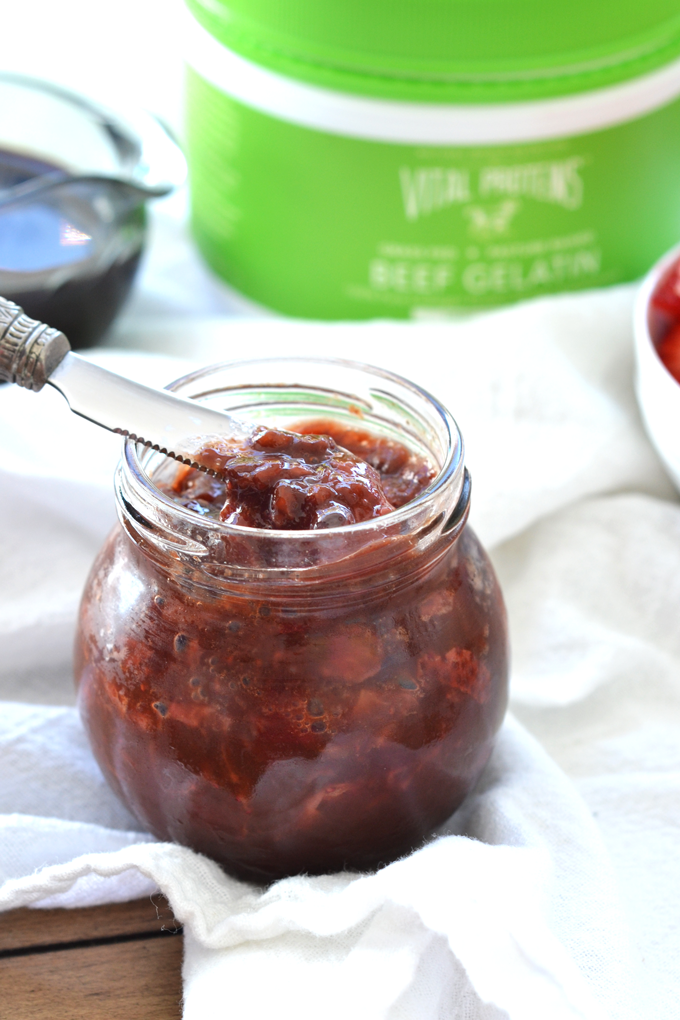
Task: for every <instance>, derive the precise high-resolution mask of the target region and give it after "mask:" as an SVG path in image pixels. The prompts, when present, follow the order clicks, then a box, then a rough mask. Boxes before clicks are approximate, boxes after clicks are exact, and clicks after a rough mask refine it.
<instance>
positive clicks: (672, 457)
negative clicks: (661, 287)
mask: <svg viewBox="0 0 680 1020" xmlns="http://www.w3.org/2000/svg"><path fill="white" fill-rule="evenodd" d="M678 260H680V245H677V246H676V247H675V248H672V249H671V251H669V252H668V253H667V254H666V255H664V257H663V258H662V259H660V260H659V261H658V262H657V263H656V265H655V266H653V267H652V269H650V271H649V273H648V274H647V276H646V277H645V279H644V281H643V283H642V287H641V288H640V291H639V293H638V296H637V300H636V302H635V311H634V331H635V358H636V362H637V373H636V384H635V386H636V391H637V398H638V403H639V405H640V411H641V413H642V420H643V422H644V425H645V428H646V430H647V434H648V435H649V438H650V439H651V441H652V443H653V444H654V446H655V448H656V450H657V453H658V454H659V456H660V457H661V459H662V461H663V462H664V464H665V465H666V468H667V470H668V473H669V474H670V476H671V478H672V480H673V482H674V484H675V486H676V488H677V489H678V490H680V383H679V382H678V381H677V380H676V379H674V378H673V376H672V375H671V374H670V372H669V371H668V369H667V368H666V366H665V365H664V364H663V362H662V361H661V359H660V357H659V355H658V353H657V349H656V346H655V344H654V341H653V340H652V335H651V332H650V315H649V313H650V300H651V297H652V294H653V293H654V291H655V290H656V287H657V285H658V284H659V282H660V280H661V278H662V277H663V276H664V275H665V273H666V272H667V271H668V270H669V269H670V267H671V266H672V265H673V263H674V262H677V261H678ZM679 318H680V317H679Z"/></svg>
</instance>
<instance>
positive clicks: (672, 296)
mask: <svg viewBox="0 0 680 1020" xmlns="http://www.w3.org/2000/svg"><path fill="white" fill-rule="evenodd" d="M651 304H652V306H653V307H654V308H658V309H659V310H660V311H663V312H667V313H668V314H669V315H672V316H673V317H674V318H676V319H677V318H680V260H679V261H678V262H675V263H674V264H673V265H672V266H671V268H670V269H669V270H668V272H667V273H666V274H665V276H663V277H662V278H661V281H660V282H659V284H658V285H657V287H656V289H655V291H654V293H653V294H652V297H651Z"/></svg>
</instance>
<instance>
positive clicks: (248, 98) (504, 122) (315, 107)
mask: <svg viewBox="0 0 680 1020" xmlns="http://www.w3.org/2000/svg"><path fill="white" fill-rule="evenodd" d="M184 55H185V59H186V61H187V63H188V64H190V65H191V67H193V68H194V70H195V71H197V72H198V74H200V75H201V77H203V78H205V79H206V80H207V81H208V82H210V84H212V85H214V86H215V87H216V88H218V89H219V90H220V91H222V92H225V93H227V95H230V96H232V97H233V98H234V99H237V100H239V101H240V102H242V103H244V104H245V105H247V106H250V107H252V108H254V109H256V110H259V111H260V112H262V113H267V114H270V115H271V116H273V117H278V118H279V119H281V120H285V121H289V122H290V123H292V124H299V125H301V126H302V127H308V128H314V129H316V130H318V131H325V132H328V133H329V134H334V135H343V136H345V137H348V138H363V139H368V140H372V141H379V142H393V143H401V144H413V145H493V144H496V145H499V144H500V145H502V144H505V143H512V142H532V141H540V140H543V139H549V138H567V137H570V136H572V135H580V134H585V133H587V132H589V131H598V130H602V129H604V128H608V127H613V126H614V125H616V124H622V123H625V122H626V121H629V120H634V119H635V118H636V117H641V116H643V115H644V114H646V113H651V112H652V111H653V110H656V109H658V108H659V107H661V106H664V105H665V104H666V103H668V102H670V101H671V100H673V99H675V98H676V97H677V96H678V95H680V60H676V61H673V63H672V64H668V65H667V66H666V67H663V68H661V69H660V70H658V71H653V72H652V73H650V74H647V75H643V76H641V77H639V78H635V79H633V80H632V81H629V82H624V83H623V84H621V85H614V86H611V87H609V88H605V89H598V90H596V91H593V92H584V93H579V94H578V95H574V96H568V97H566V98H561V99H544V100H537V101H534V102H527V103H496V104H475V105H473V104H470V105H467V106H466V105H463V104H453V103H451V104H448V103H446V104H444V103H410V102H397V101H393V100H389V99H370V98H364V97H362V96H354V95H349V94H347V93H343V92H336V91H334V90H332V89H325V88H320V87H319V86H317V85H308V84H305V83H303V82H299V81H295V80H294V79H292V78H287V77H286V76H285V75H281V74H278V73H276V72H274V71H269V70H267V69H266V68H263V67H260V66H259V65H258V64H255V63H252V62H251V61H249V60H246V59H245V58H244V57H240V56H238V55H237V54H236V53H233V52H232V51H231V50H229V49H227V47H226V46H223V45H222V44H221V43H220V42H218V41H217V40H216V39H215V38H213V36H211V35H210V33H209V32H207V31H206V29H204V28H203V26H202V25H199V23H198V22H197V21H196V19H195V18H193V17H192V16H191V15H190V14H189V13H188V12H187V15H186V21H185V25H184Z"/></svg>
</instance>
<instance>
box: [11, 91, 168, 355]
mask: <svg viewBox="0 0 680 1020" xmlns="http://www.w3.org/2000/svg"><path fill="white" fill-rule="evenodd" d="M185 176H186V164H185V161H184V157H183V155H182V153H181V151H180V149H179V147H178V146H177V144H176V143H175V142H174V141H173V140H172V139H171V138H170V136H169V135H168V134H167V132H166V131H165V130H164V128H163V127H162V126H161V125H160V124H159V123H158V122H157V121H156V120H154V118H153V117H151V116H150V115H148V114H144V113H143V112H141V111H137V112H135V113H134V114H131V115H128V114H125V115H118V114H114V113H111V112H110V111H108V110H107V109H105V108H104V107H101V106H99V105H98V104H96V103H93V102H91V101H90V100H89V99H86V98H85V97H83V96H80V95H77V94H75V93H73V92H69V91H67V90H66V89H62V88H60V87H58V86H56V85H53V84H51V83H49V82H45V81H40V80H38V79H35V78H28V77H24V76H23V75H16V74H4V73H3V74H0V294H2V296H3V297H6V298H9V299H11V300H13V301H16V302H17V304H20V305H21V306H22V307H23V308H24V310H25V311H26V313H27V314H28V315H30V316H32V317H34V318H36V319H40V320H41V321H43V322H47V323H48V324H49V325H50V326H55V327H56V328H57V329H60V330H62V331H63V332H64V333H66V335H67V336H68V338H69V341H70V343H71V346H72V347H87V346H91V345H92V344H94V343H96V342H97V341H98V340H99V338H100V337H101V336H102V334H103V333H104V332H105V330H106V329H107V328H108V326H109V325H110V324H111V322H112V321H113V319H114V317H115V315H116V313H117V312H118V310H119V308H120V306H121V305H122V303H123V301H124V300H125V298H126V296H127V294H128V292H129V290H130V286H131V284H132V280H133V278H134V275H135V272H136V269H137V266H138V264H139V260H140V256H141V253H142V248H143V245H144V239H145V232H146V217H145V203H146V201H147V200H148V199H151V198H159V197H161V196H163V195H167V194H169V193H170V192H171V191H173V190H174V189H175V188H177V187H178V186H179V185H181V184H182V183H183V181H184V179H185Z"/></svg>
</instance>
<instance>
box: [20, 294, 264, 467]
mask: <svg viewBox="0 0 680 1020" xmlns="http://www.w3.org/2000/svg"><path fill="white" fill-rule="evenodd" d="M0 380H4V381H6V382H13V383H16V384H17V385H18V386H24V387H26V388H27V389H30V390H35V391H39V390H41V389H42V388H43V386H44V385H45V383H48V384H49V385H50V386H53V387H54V388H55V389H56V390H58V391H59V392H60V393H61V394H62V396H64V397H65V398H66V400H67V402H68V405H69V407H70V408H71V410H72V411H73V412H74V413H75V414H79V415H80V416H81V417H82V418H87V420H88V421H91V422H94V423H95V425H101V426H102V428H105V429H108V430H109V431H110V432H117V433H118V434H119V435H121V436H129V438H130V439H133V440H135V441H136V442H138V443H143V444H144V446H150V447H151V448H152V449H154V450H159V451H160V452H161V453H164V454H166V455H167V456H168V457H174V458H175V460H179V461H181V462H182V463H183V464H191V466H192V467H196V468H199V469H200V470H201V471H207V472H208V473H211V474H214V472H213V471H212V470H211V469H210V468H208V467H205V466H204V465H203V464H201V463H199V462H198V461H197V460H196V454H197V453H198V450H199V449H200V447H201V446H204V445H205V439H206V437H210V436H219V437H220V438H227V439H234V438H235V439H241V440H245V439H248V438H249V437H250V435H251V434H252V428H251V426H250V425H249V424H248V423H247V422H244V421H241V420H240V419H239V418H234V417H232V415H230V414H227V413H226V412H222V411H214V410H212V409H211V408H208V407H204V406H203V405H202V404H199V403H196V402H194V401H192V400H185V399H184V398H182V397H178V396H175V394H174V393H169V392H168V391H167V390H155V389H153V388H152V387H150V386H143V385H142V384H141V383H136V382H132V380H130V379H125V378H124V377H123V376H121V375H117V374H116V373H115V372H109V371H108V370H107V369H105V368H100V367H99V366H98V365H93V364H92V363H91V362H89V361H86V360H85V359H84V358H81V357H79V356H78V355H77V354H74V353H73V351H72V350H71V348H70V345H69V342H68V340H67V339H66V337H65V336H64V334H63V333H60V332H59V331H58V330H56V329H53V328H52V327H51V326H46V325H45V323H44V322H38V321H36V320H35V319H31V318H29V317H28V315H25V314H24V311H23V309H22V308H20V307H19V305H16V304H14V302H12V301H7V300H6V299H5V298H2V297H0Z"/></svg>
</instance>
